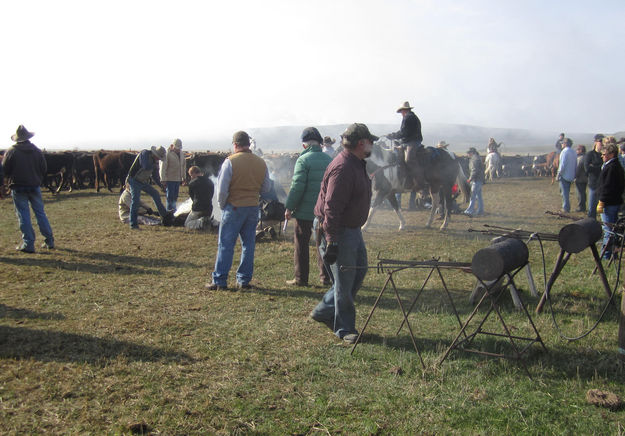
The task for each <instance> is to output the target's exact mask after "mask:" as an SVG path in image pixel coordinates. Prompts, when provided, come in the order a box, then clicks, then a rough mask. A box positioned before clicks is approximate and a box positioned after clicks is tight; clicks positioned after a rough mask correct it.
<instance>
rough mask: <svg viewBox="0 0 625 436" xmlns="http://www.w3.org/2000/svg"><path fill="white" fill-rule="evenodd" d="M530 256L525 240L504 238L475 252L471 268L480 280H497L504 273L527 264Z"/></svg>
mask: <svg viewBox="0 0 625 436" xmlns="http://www.w3.org/2000/svg"><path fill="white" fill-rule="evenodd" d="M528 258H529V250H528V249H527V245H525V243H524V242H523V241H519V240H518V239H504V240H503V241H501V242H497V243H495V244H492V245H491V246H489V247H486V248H482V249H481V250H479V251H478V252H477V253H475V255H474V256H473V259H472V260H471V270H472V271H473V274H475V276H476V277H477V278H478V279H480V280H483V281H486V280H497V279H498V278H499V277H501V276H502V275H503V274H504V273H509V272H512V271H513V270H514V269H515V268H519V267H521V266H523V265H525V264H526V263H527V260H528Z"/></svg>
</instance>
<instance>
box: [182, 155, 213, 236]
mask: <svg viewBox="0 0 625 436" xmlns="http://www.w3.org/2000/svg"><path fill="white" fill-rule="evenodd" d="M189 177H191V181H190V182H189V197H191V200H193V205H192V206H191V213H189V215H188V216H187V219H186V220H185V222H184V226H185V228H187V229H190V230H205V229H210V228H211V216H212V215H213V193H214V192H215V187H214V185H213V182H211V181H210V179H209V178H208V177H206V176H205V175H204V173H203V172H202V170H201V169H200V167H197V166H195V165H194V166H192V167H191V168H189Z"/></svg>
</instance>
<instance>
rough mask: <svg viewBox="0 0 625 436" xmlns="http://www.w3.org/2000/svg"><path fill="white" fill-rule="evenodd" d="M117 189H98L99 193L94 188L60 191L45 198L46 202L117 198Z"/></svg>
mask: <svg viewBox="0 0 625 436" xmlns="http://www.w3.org/2000/svg"><path fill="white" fill-rule="evenodd" d="M119 194H120V192H119V188H115V189H113V192H109V191H108V190H107V189H106V188H104V189H102V188H100V192H96V191H95V188H92V189H81V190H74V191H72V192H69V191H61V192H60V193H58V194H51V195H50V196H48V197H46V201H50V202H60V201H64V200H75V199H83V198H90V197H104V196H116V197H119Z"/></svg>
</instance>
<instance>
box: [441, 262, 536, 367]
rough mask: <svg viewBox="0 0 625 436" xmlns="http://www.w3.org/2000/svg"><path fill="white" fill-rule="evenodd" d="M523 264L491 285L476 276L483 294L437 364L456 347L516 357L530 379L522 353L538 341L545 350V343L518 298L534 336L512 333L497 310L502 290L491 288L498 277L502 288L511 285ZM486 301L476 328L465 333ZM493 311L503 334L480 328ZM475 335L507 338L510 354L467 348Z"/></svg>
mask: <svg viewBox="0 0 625 436" xmlns="http://www.w3.org/2000/svg"><path fill="white" fill-rule="evenodd" d="M525 265H526V264H523V265H522V266H520V267H519V268H517V269H516V270H515V271H514V272H512V273H507V272H506V273H503V274H502V275H501V276H500V278H499V279H497V280H495V282H494V283H491V285H487V284H486V283H484V281H482V280H481V279H479V278H478V280H480V282H481V283H482V285H483V286H484V295H483V296H482V298H481V299H480V301H479V302H478V303H477V305H476V306H475V308H474V309H473V311H472V312H471V314H470V315H469V317H468V318H467V320H466V321H465V323H464V324H463V325H462V327H461V329H460V332H459V333H458V335H457V336H456V338H455V339H454V340H453V342H452V343H451V345H450V346H449V348H448V349H447V351H446V352H445V354H444V355H443V357H442V358H441V360H440V362H439V364H442V363H443V362H444V361H445V359H446V358H447V356H449V354H450V353H451V351H452V350H455V349H458V350H462V351H466V352H469V353H476V354H482V355H486V356H492V357H499V358H508V359H510V358H513V359H516V360H518V361H519V362H521V364H522V365H523V368H524V369H525V372H527V375H528V376H529V377H530V379H531V378H532V376H531V374H530V372H529V370H528V369H527V366H526V365H525V362H523V360H522V357H523V354H524V353H525V352H526V351H527V350H528V349H529V347H530V346H531V345H532V344H534V343H536V342H538V343H540V345H541V346H542V348H543V349H544V350H545V351H547V347H545V344H544V343H543V340H542V339H541V337H540V334H539V333H538V330H537V329H536V326H535V325H534V322H533V321H532V318H531V316H530V314H529V312H528V311H527V308H526V307H525V304H523V301H522V300H519V301H520V303H521V309H522V310H523V312H524V313H525V316H526V317H527V319H528V321H529V323H530V325H531V327H532V330H533V331H534V334H535V336H532V337H524V336H515V335H512V333H511V332H510V329H509V327H508V325H507V324H506V322H505V320H504V318H503V316H502V314H501V311H500V310H499V306H498V301H499V298H500V297H501V295H503V294H504V292H503V291H501V292H495V289H493V287H494V285H496V284H497V283H498V282H499V281H500V279H503V286H502V288H505V287H506V286H509V285H512V284H513V283H514V276H515V275H516V274H517V273H518V272H519V271H521V270H522V269H523V268H524V267H525ZM487 302H489V303H490V307H489V308H488V310H487V311H486V313H485V315H484V317H483V318H482V320H481V321H480V322H479V324H478V325H477V328H476V329H475V331H474V332H473V333H470V334H467V329H468V327H469V324H470V323H471V321H472V320H473V318H474V317H475V315H476V314H477V312H478V310H479V309H480V307H481V306H482V304H485V303H487ZM493 312H495V314H496V315H497V318H498V319H499V322H500V324H501V326H502V327H503V330H504V332H505V334H502V333H496V332H489V331H485V330H482V327H483V326H484V324H485V323H486V321H487V319H488V318H489V316H490V315H491V314H492V313H493ZM477 335H488V336H496V337H503V338H507V339H508V340H509V341H510V344H511V345H512V349H513V353H512V355H506V354H504V353H494V352H488V351H482V350H478V349H475V348H469V347H470V346H471V345H472V344H473V340H474V339H475V337H476V336H477ZM462 336H464V338H461V337H462ZM519 341H525V342H527V345H525V346H524V347H521V346H520V344H517V342H519Z"/></svg>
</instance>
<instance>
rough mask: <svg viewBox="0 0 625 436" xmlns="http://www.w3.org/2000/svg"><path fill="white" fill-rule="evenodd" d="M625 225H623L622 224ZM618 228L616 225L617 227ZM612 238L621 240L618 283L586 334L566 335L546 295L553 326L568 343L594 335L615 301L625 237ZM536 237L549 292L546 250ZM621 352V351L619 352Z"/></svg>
mask: <svg viewBox="0 0 625 436" xmlns="http://www.w3.org/2000/svg"><path fill="white" fill-rule="evenodd" d="M620 221H622V219H620V220H619V222H620ZM621 224H623V223H621ZM615 227H616V225H615ZM611 233H612V236H620V239H621V249H620V251H619V256H618V265H617V269H616V282H615V283H614V289H613V290H612V296H611V297H610V298H609V299H608V300H607V301H606V303H605V306H604V307H603V309H602V310H601V315H600V316H599V318H598V319H597V321H596V322H595V323H594V325H593V326H592V327H591V328H590V329H588V330H587V331H585V332H584V333H582V334H581V335H579V336H572V337H571V336H567V335H565V334H564V332H563V331H562V328H561V327H560V325H559V324H558V321H557V320H556V315H555V312H554V309H553V304H552V302H551V296H550V295H549V294H546V298H547V302H548V303H549V311H550V312H551V319H552V320H553V324H554V327H555V328H556V330H557V331H558V334H559V335H560V337H561V338H562V339H565V340H567V341H577V340H580V339H582V338H585V337H586V336H588V335H589V334H590V333H592V332H593V331H594V330H595V329H596V328H597V326H598V325H599V323H600V322H601V321H602V320H603V317H604V316H605V314H606V312H607V311H608V307H610V303H611V302H612V301H613V300H614V295H615V294H616V290H617V287H618V284H619V282H620V276H621V262H622V260H623V247H624V246H625V237H623V235H618V234H617V233H616V232H611ZM535 235H536V239H537V240H538V243H539V244H540V251H541V254H542V261H543V280H544V287H545V292H546V291H547V267H546V264H545V250H544V248H543V242H542V240H541V238H540V235H538V234H535ZM532 237H533V235H532V236H531V237H530V239H531V238H532ZM619 351H620V350H619Z"/></svg>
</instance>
